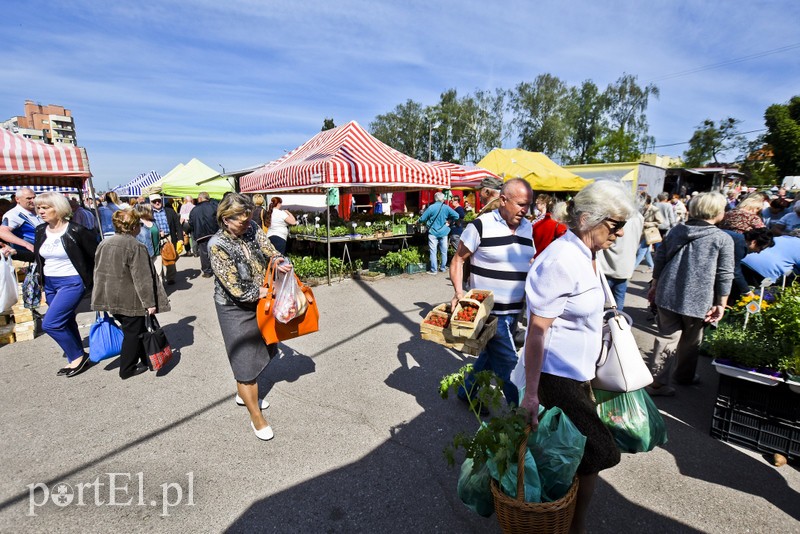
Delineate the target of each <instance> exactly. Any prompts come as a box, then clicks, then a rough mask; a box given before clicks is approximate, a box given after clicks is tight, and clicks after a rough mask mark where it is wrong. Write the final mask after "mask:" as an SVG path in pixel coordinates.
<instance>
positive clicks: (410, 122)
mask: <svg viewBox="0 0 800 534" xmlns="http://www.w3.org/2000/svg"><path fill="white" fill-rule="evenodd" d="M427 109H428V108H425V107H423V105H422V104H420V103H418V102H414V101H413V100H411V99H409V100H407V101H406V103H405V104H399V105H398V106H397V107H396V108H394V111H391V112H389V113H386V114H385V115H378V116H377V117H375V120H374V121H372V122H371V123H370V124H369V131H370V133H371V134H372V135H374V136H375V137H376V138H378V139H379V140H381V141H383V142H384V143H386V144H387V145H389V146H390V147H392V148H394V149H395V150H399V151H400V152H402V153H403V154H406V155H408V156H411V157H412V158H417V159H424V158H427V149H428V122H427V119H426V117H427V113H428V111H427Z"/></svg>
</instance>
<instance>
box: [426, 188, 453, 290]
mask: <svg viewBox="0 0 800 534" xmlns="http://www.w3.org/2000/svg"><path fill="white" fill-rule="evenodd" d="M433 199H434V200H435V202H434V203H433V204H431V205H430V206H428V209H426V210H425V212H424V213H423V214H422V217H420V218H419V222H421V223H423V224H426V225H427V226H428V248H429V250H430V259H431V269H430V271H428V274H436V273H437V271H438V272H444V271H445V270H446V269H447V236H448V235H449V234H450V222H449V221H451V220H452V221H457V220H458V219H459V217H458V213H456V211H455V210H454V209H453V208H451V207H450V206H448V205H447V203H445V201H444V193H442V192H438V193H436V194H435V195H434V196H433ZM437 251H438V253H439V254H437ZM439 255H441V257H442V263H441V264H440V263H439V262H438V256H439ZM437 267H438V268H437Z"/></svg>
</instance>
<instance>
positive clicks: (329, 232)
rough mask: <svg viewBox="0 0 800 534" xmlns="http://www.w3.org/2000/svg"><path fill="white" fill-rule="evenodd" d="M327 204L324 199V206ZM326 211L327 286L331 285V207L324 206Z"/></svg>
mask: <svg viewBox="0 0 800 534" xmlns="http://www.w3.org/2000/svg"><path fill="white" fill-rule="evenodd" d="M327 203H328V202H327V199H326V202H325V204H327ZM326 209H327V210H328V216H327V217H325V219H327V222H326V223H325V224H327V226H328V232H327V235H326V236H325V241H326V242H327V243H328V285H331V207H330V206H326Z"/></svg>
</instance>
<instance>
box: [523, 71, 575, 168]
mask: <svg viewBox="0 0 800 534" xmlns="http://www.w3.org/2000/svg"><path fill="white" fill-rule="evenodd" d="M568 94H569V89H568V88H567V85H566V84H565V83H564V82H563V81H562V80H560V79H559V78H557V77H556V76H553V75H551V74H540V75H539V76H537V77H536V79H535V80H534V81H533V83H528V82H522V83H520V84H519V85H517V87H516V89H515V90H514V92H513V93H512V95H511V102H510V104H511V107H512V109H513V110H514V112H515V113H516V117H515V119H514V126H515V127H516V128H517V130H518V131H519V134H520V139H519V144H520V147H522V148H524V149H525V150H530V151H532V152H544V153H545V154H561V153H563V152H565V151H566V148H567V146H568V142H569V141H568V139H569V134H570V128H569V125H568V122H567V103H568V99H567V96H568Z"/></svg>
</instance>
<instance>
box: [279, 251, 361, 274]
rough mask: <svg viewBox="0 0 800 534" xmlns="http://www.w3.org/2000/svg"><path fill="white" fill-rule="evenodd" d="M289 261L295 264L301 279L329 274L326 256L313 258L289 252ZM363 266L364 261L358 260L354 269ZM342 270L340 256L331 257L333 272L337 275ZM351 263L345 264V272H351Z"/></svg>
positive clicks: (356, 269) (295, 269)
mask: <svg viewBox="0 0 800 534" xmlns="http://www.w3.org/2000/svg"><path fill="white" fill-rule="evenodd" d="M289 261H291V262H292V265H293V266H294V272H295V274H297V276H298V277H299V278H300V279H301V280H308V279H309V278H322V277H324V276H328V263H327V260H325V259H324V258H312V257H311V256H297V255H294V254H289ZM362 268H363V262H362V261H361V260H356V261H355V262H353V271H359V270H361V269H362ZM341 271H342V260H341V259H339V258H331V273H336V274H337V275H338V274H339V273H340V272H341ZM350 272H351V271H350V265H349V264H345V273H350Z"/></svg>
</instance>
